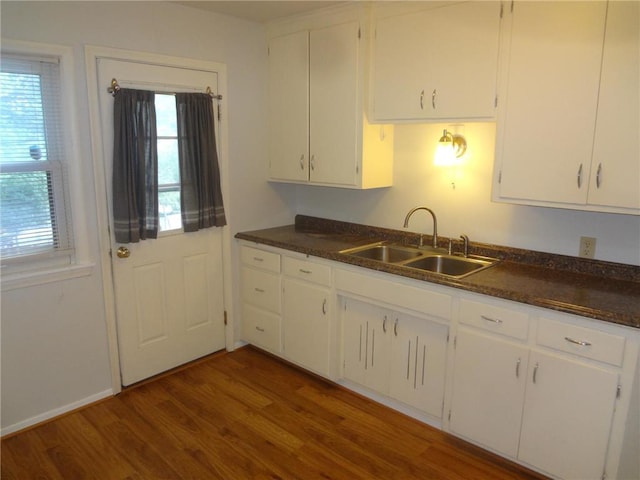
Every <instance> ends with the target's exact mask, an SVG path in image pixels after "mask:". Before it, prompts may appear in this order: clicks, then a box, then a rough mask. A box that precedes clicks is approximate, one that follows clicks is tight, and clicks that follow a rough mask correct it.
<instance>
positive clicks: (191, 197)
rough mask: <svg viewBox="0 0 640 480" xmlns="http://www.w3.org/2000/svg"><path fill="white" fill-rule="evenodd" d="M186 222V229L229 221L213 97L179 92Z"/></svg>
mask: <svg viewBox="0 0 640 480" xmlns="http://www.w3.org/2000/svg"><path fill="white" fill-rule="evenodd" d="M176 110H177V120H178V151H179V155H180V183H181V200H180V201H181V207H182V225H183V228H184V231H185V232H195V231H197V230H200V229H202V228H209V227H222V226H224V225H226V224H227V221H226V218H225V213H224V206H223V204H222V191H221V190H220V167H219V166H218V151H217V148H216V135H215V124H214V114H213V104H212V101H211V97H210V96H209V95H208V94H205V93H177V94H176Z"/></svg>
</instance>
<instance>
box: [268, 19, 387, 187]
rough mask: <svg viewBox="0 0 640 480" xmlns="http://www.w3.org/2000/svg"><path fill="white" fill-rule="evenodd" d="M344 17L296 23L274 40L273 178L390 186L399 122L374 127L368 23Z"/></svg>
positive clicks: (271, 90)
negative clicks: (367, 105)
mask: <svg viewBox="0 0 640 480" xmlns="http://www.w3.org/2000/svg"><path fill="white" fill-rule="evenodd" d="M339 18H340V21H339V20H336V19H333V22H336V23H331V18H329V19H326V20H324V19H320V20H316V21H315V22H312V23H309V22H306V23H305V22H300V23H299V24H298V23H295V22H294V23H293V24H292V25H288V26H287V28H286V29H284V30H293V31H287V33H283V34H279V35H274V36H273V37H272V38H271V39H270V40H269V102H268V106H269V150H268V156H269V180H271V181H279V182H293V183H307V184H316V185H327V186H334V187H345V188H362V189H365V188H378V187H387V186H390V185H391V184H392V175H393V127H392V126H389V125H375V126H374V125H370V124H369V122H368V121H367V117H366V115H365V113H364V112H365V110H364V107H363V103H364V100H363V99H364V85H365V78H366V74H367V70H366V66H367V62H366V61H365V60H366V58H367V55H368V43H367V42H368V37H367V33H366V32H367V29H366V28H365V27H364V26H363V24H364V25H366V22H364V21H360V20H353V19H352V20H345V19H344V17H343V16H342V17H339ZM280 30H282V29H280Z"/></svg>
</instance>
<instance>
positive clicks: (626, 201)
mask: <svg viewBox="0 0 640 480" xmlns="http://www.w3.org/2000/svg"><path fill="white" fill-rule="evenodd" d="M587 200H588V203H589V204H592V205H606V206H612V207H621V208H631V209H635V210H636V212H640V3H639V2H637V1H636V2H619V1H616V2H610V3H609V6H608V11H607V27H606V33H605V42H604V52H603V57H602V74H601V77H600V96H599V101H598V116H597V121H596V136H595V141H594V144H593V161H592V162H591V179H590V184H589V194H588V197H587Z"/></svg>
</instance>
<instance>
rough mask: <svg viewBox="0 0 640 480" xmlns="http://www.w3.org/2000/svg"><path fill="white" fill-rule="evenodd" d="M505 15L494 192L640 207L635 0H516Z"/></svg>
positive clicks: (526, 200) (538, 201)
mask: <svg viewBox="0 0 640 480" xmlns="http://www.w3.org/2000/svg"><path fill="white" fill-rule="evenodd" d="M607 8H608V10H609V11H608V12H607ZM504 20H505V27H506V28H505V30H504V32H505V42H504V46H503V50H502V51H503V53H504V54H503V56H502V61H501V63H502V66H503V69H502V71H501V82H500V92H499V96H498V101H499V103H498V135H497V142H496V170H495V183H494V199H496V200H498V201H505V202H510V203H522V204H530V205H543V206H556V207H562V208H574V209H581V210H593V211H610V212H619V213H632V214H640V193H639V190H640V189H639V186H640V150H639V149H638V127H639V123H638V115H639V100H638V90H639V87H638V68H639V66H640V64H639V56H638V48H639V47H638V42H639V33H638V32H639V28H638V4H637V2H610V3H609V4H608V5H607V3H606V2H515V3H514V7H513V10H512V11H511V9H509V12H506V15H505V19H504ZM603 44H604V50H603Z"/></svg>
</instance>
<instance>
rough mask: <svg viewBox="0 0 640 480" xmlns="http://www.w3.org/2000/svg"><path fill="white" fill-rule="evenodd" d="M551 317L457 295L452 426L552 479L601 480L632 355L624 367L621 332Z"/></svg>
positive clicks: (567, 317) (565, 317)
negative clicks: (458, 300)
mask: <svg viewBox="0 0 640 480" xmlns="http://www.w3.org/2000/svg"><path fill="white" fill-rule="evenodd" d="M554 317H555V318H554V319H548V318H546V317H544V316H542V315H541V314H540V311H539V310H538V309H528V308H526V307H520V306H517V305H515V304H512V303H510V302H498V301H495V300H487V302H486V303H483V302H482V301H478V299H477V298H476V299H474V300H467V299H462V300H461V301H460V310H459V326H458V329H457V332H456V336H455V341H454V344H455V353H454V366H453V379H452V389H451V392H452V393H451V402H450V411H449V412H450V413H449V429H450V431H451V432H453V433H455V434H458V435H461V436H463V437H465V438H467V439H469V440H472V441H473V442H475V443H478V444H480V445H482V446H485V447H488V448H490V449H492V450H494V451H496V452H498V453H501V454H504V455H506V456H509V457H511V458H513V459H516V460H518V461H520V462H523V463H524V464H526V465H529V466H531V467H533V468H535V469H537V470H540V471H542V472H544V473H546V474H548V475H551V476H553V477H554V478H565V479H580V480H586V479H600V478H604V477H603V476H604V475H606V474H607V470H615V469H616V465H614V464H612V465H608V464H607V462H608V453H609V452H610V450H611V449H610V439H611V435H612V427H613V426H614V424H615V422H614V412H615V411H616V409H617V408H618V409H619V410H620V413H619V414H620V415H622V416H625V415H626V410H627V407H626V406H625V404H624V403H622V404H619V402H618V398H619V393H620V392H619V389H620V388H622V384H621V377H622V375H623V371H624V370H623V369H622V368H620V367H625V368H626V369H628V368H631V369H633V368H634V367H635V360H634V361H633V364H632V365H631V366H629V365H624V358H625V346H626V342H625V337H624V336H623V335H622V334H616V333H615V332H608V331H607V332H605V331H602V330H598V329H592V328H585V327H584V326H582V325H577V324H576V323H575V322H576V318H577V317H574V316H571V315H561V314H554ZM565 320H566V321H565ZM585 322H586V319H585ZM610 330H611V329H610ZM631 348H634V349H635V350H634V352H635V353H632V355H631V356H632V357H633V358H636V357H637V345H635V347H631ZM631 377H632V375H631ZM626 387H627V388H628V389H629V391H630V390H631V388H630V387H631V385H630V384H627V385H626ZM623 423H624V422H623ZM618 433H619V432H618ZM617 455H619V452H617ZM615 457H616V453H615V452H614V454H613V457H612V458H611V461H612V463H615V462H616V458H615ZM606 478H609V477H606Z"/></svg>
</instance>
